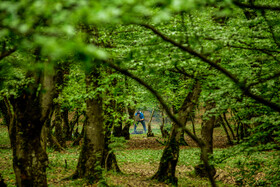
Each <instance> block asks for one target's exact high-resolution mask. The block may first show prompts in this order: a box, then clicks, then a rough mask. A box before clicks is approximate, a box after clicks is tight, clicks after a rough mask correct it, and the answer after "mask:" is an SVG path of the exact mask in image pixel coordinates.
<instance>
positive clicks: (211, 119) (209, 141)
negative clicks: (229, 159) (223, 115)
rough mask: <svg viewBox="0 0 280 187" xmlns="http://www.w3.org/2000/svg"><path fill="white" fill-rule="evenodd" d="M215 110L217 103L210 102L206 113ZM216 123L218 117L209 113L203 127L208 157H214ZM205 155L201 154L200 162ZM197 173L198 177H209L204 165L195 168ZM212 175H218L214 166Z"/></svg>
mask: <svg viewBox="0 0 280 187" xmlns="http://www.w3.org/2000/svg"><path fill="white" fill-rule="evenodd" d="M213 108H215V102H213V101H208V102H207V103H206V111H210V110H211V109H213ZM215 123H216V117H215V115H214V113H212V112H209V113H208V115H207V116H206V120H204V121H203V122H202V125H201V126H202V127H201V139H202V140H203V142H204V143H205V151H206V153H207V155H212V154H213V130H214V126H215ZM202 154H203V153H202V152H201V157H200V160H201V162H203V160H202V157H203V155H202ZM195 172H196V174H197V175H199V176H201V177H207V175H208V174H207V171H206V169H205V166H204V164H199V165H197V166H196V167H195ZM210 173H211V175H212V176H214V175H215V174H216V170H215V168H214V166H211V171H210Z"/></svg>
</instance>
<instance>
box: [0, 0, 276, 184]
mask: <svg viewBox="0 0 280 187" xmlns="http://www.w3.org/2000/svg"><path fill="white" fill-rule="evenodd" d="M1 10H2V11H1V14H0V15H1V22H0V28H1V36H2V37H1V47H2V51H1V54H0V60H1V61H0V79H1V85H0V86H1V102H2V105H1V110H2V113H3V115H4V118H5V120H6V123H7V124H8V125H9V131H10V138H11V143H12V147H13V149H14V158H15V159H14V160H15V163H14V164H15V165H14V169H15V172H16V173H17V171H18V170H21V169H22V170H23V171H24V172H22V173H24V175H21V174H20V173H17V181H18V185H23V186H24V185H25V182H24V181H22V180H24V179H25V177H21V176H27V177H26V178H27V179H28V181H29V182H31V181H37V180H35V178H33V177H34V175H35V174H34V173H32V172H31V171H30V172H29V171H27V168H28V167H27V166H25V167H23V168H20V169H18V168H17V165H18V164H19V163H18V162H17V160H22V159H20V158H21V156H22V155H26V158H27V157H29V156H30V157H29V158H27V159H26V161H23V162H26V163H33V161H34V159H35V160H39V162H40V164H39V165H40V166H42V168H41V169H36V168H35V169H32V168H31V170H34V171H35V170H40V172H39V173H41V174H42V175H40V176H39V178H41V179H38V181H37V182H35V183H36V184H40V183H42V184H43V185H47V182H46V177H45V174H44V173H45V168H46V166H47V164H46V160H47V156H46V152H45V150H44V146H43V145H39V144H38V142H39V140H40V139H42V137H43V136H41V135H40V134H41V131H42V130H41V129H42V128H43V125H44V124H46V123H49V121H50V119H51V116H52V115H51V114H52V113H53V111H54V104H55V103H56V106H57V107H56V109H57V111H56V113H55V114H56V115H55V119H56V121H57V126H56V127H55V131H57V132H58V133H57V137H63V138H64V140H65V139H70V138H71V136H72V135H71V133H73V127H71V125H70V124H69V123H67V120H68V119H66V118H67V117H66V118H65V119H66V120H65V125H64V126H63V128H64V130H65V133H63V132H59V130H60V127H61V124H60V121H61V120H59V119H60V118H59V116H61V112H62V111H64V112H65V114H66V113H67V111H68V110H70V111H71V110H80V111H81V113H83V112H84V111H86V107H91V104H89V103H90V102H87V103H88V105H87V106H86V105H85V103H86V101H93V100H92V99H93V98H94V97H95V96H96V95H95V94H96V93H99V94H100V100H101V99H102V100H103V101H104V104H103V105H102V106H101V104H100V103H99V104H100V105H98V104H96V105H98V107H99V109H100V111H102V110H103V111H104V113H103V112H102V113H98V117H100V115H104V116H105V118H106V119H104V121H106V124H107V126H106V127H107V128H108V129H107V130H108V131H107V132H110V130H113V131H114V136H126V138H127V139H128V138H129V134H128V131H129V128H128V127H129V126H128V125H127V124H130V123H131V122H129V121H128V120H127V119H128V117H127V116H129V115H130V116H132V115H133V110H135V109H136V107H139V108H142V107H145V106H152V105H156V106H157V105H158V103H157V102H159V103H160V104H161V105H162V107H163V109H164V110H165V111H166V113H167V114H168V115H169V117H170V118H171V119H172V120H173V122H174V126H176V125H177V126H178V127H179V130H180V128H183V131H185V132H186V133H187V134H188V135H189V136H191V137H192V138H193V139H194V140H195V141H196V142H197V143H198V144H199V146H200V147H201V148H202V150H203V149H204V148H205V145H204V143H203V142H202V141H201V140H200V139H198V137H197V136H196V135H194V134H192V133H191V132H190V131H189V130H188V129H187V128H186V127H185V123H186V121H188V120H190V118H191V117H190V115H191V113H194V110H195V109H197V108H194V107H192V109H191V111H188V114H186V113H184V114H178V115H179V116H177V117H176V111H180V107H181V106H182V105H181V104H182V103H183V101H184V99H185V98H186V96H187V95H188V94H191V93H192V92H194V90H193V89H192V84H193V81H194V80H195V81H197V82H199V83H200V85H201V93H200V97H199V104H198V106H199V107H198V108H200V109H201V108H203V109H204V108H205V109H206V111H205V115H204V119H203V120H204V123H203V125H204V126H203V127H205V129H208V128H209V129H208V130H207V131H206V134H207V136H210V137H211V132H212V131H213V128H214V126H215V125H216V124H217V122H218V121H219V119H221V118H222V121H224V123H225V124H228V122H229V114H230V115H231V118H230V120H231V121H230V122H232V123H233V122H234V126H233V127H234V128H231V126H229V125H227V127H226V126H225V124H224V123H223V124H224V127H225V129H226V128H228V130H229V131H230V132H231V135H232V139H236V140H237V142H235V143H240V142H246V143H247V144H246V145H247V146H256V147H257V148H256V150H258V151H259V150H265V149H271V148H279V136H278V135H279V119H278V118H279V117H278V113H279V111H280V106H279V98H280V97H279V84H278V83H279V76H280V73H279V68H278V64H279V42H280V41H279V36H278V35H279V34H278V33H279V32H278V31H279V18H278V17H279V16H278V14H279V4H278V2H277V1H273V0H272V1H271V2H270V4H269V5H268V4H267V2H266V1H262V0H255V1H249V2H246V1H232V2H230V1H206V0H198V1H189V2H185V1H180V0H178V1H145V2H140V1H110V2H109V1H102V2H87V1H82V2H64V1H56V2H44V1H33V2H29V1H21V2H1ZM85 28H94V32H83V31H84V30H85ZM62 64H65V67H64V68H62ZM69 64H71V65H69ZM77 64H79V65H77ZM93 66H98V67H99V66H100V67H102V70H100V76H96V77H91V78H90V79H91V80H89V82H87V83H88V84H87V87H88V88H89V87H92V85H91V84H90V81H92V83H96V84H98V86H96V87H94V86H93V87H94V89H93V90H92V92H91V93H88V92H85V90H86V89H85V88H86V82H85V80H84V79H85V77H86V76H85V75H88V74H89V72H90V71H91V70H92V69H91V68H92V67H93ZM68 67H70V70H69V75H68V76H66V75H65V77H64V78H67V77H68V79H65V80H63V76H61V74H63V73H62V72H61V70H62V69H64V70H67V73H66V74H68ZM71 68H74V69H75V71H73V70H71ZM94 71H97V70H94ZM98 71H99V70H98ZM83 72H84V73H83ZM77 73H78V74H79V73H80V74H79V75H77ZM93 73H95V72H93ZM76 75H77V76H76ZM59 77H60V79H58V78H59ZM128 77H130V78H131V79H129V78H128ZM73 80H76V81H77V82H79V85H77V84H75V83H73ZM74 82H75V81H74ZM139 85H143V86H144V87H140V88H139ZM55 88H56V91H57V92H56V93H55ZM79 89H80V90H79ZM147 90H149V91H150V92H148V91H147ZM71 94H73V96H71V97H69V95H71ZM55 95H56V99H55V100H53V99H54V97H55ZM156 100H157V101H156ZM195 100H196V99H195ZM191 102H193V101H189V103H188V104H190V103H191ZM179 113H180V112H179ZM189 113H190V114H189ZM84 115H85V119H87V120H89V121H90V119H91V117H92V116H91V114H89V112H87V113H86V112H84ZM65 116H67V115H65ZM182 116H183V118H184V119H180V118H181V117H182ZM221 116H222V117H221ZM178 117H179V119H180V120H177V118H178ZM210 119H211V120H210ZM220 121H221V120H220ZM210 122H211V123H210ZM85 124H86V123H85ZM102 124H103V125H104V123H102V122H100V125H102ZM207 124H209V125H207ZM87 127H88V126H86V128H87ZM98 127H100V126H98ZM49 128H50V129H51V126H50V125H49ZM100 129H102V128H101V127H100ZM77 132H78V131H77ZM80 132H81V130H80ZM83 133H85V134H88V133H91V132H88V129H85V131H84V132H83ZM92 133H96V132H95V131H94V132H92ZM33 134H34V136H33ZM35 134H36V135H35ZM61 134H62V135H61ZM30 135H32V136H31V137H33V138H34V139H32V138H28V137H30ZM171 135H172V133H171ZM109 136H111V134H110V133H108V137H109ZM203 136H204V137H203ZM205 136H206V135H203V134H202V137H203V138H202V139H204V140H205ZM88 137H89V136H88ZM228 137H229V141H230V136H228ZM103 138H104V137H101V138H100V139H103ZM64 140H63V139H62V140H59V141H58V142H59V143H60V144H61V145H62V146H65V141H64ZM108 140H109V139H108ZM18 142H23V144H25V145H29V146H27V147H29V148H30V149H29V148H28V149H25V148H20V147H17V146H19V145H20V144H19V143H18ZM34 142H37V144H36V145H37V146H33V147H32V145H34ZM208 144H209V145H208ZM208 144H206V145H207V146H206V149H208V150H209V151H208V153H212V151H211V140H209V141H208ZM102 145H103V144H102ZM105 145H106V143H105V144H104V146H105ZM259 145H261V146H259ZM87 149H89V148H87ZM18 150H24V151H23V152H18ZM31 150H33V152H35V155H40V157H42V158H43V159H36V158H34V157H32V156H31V155H32V151H31ZM202 152H203V151H202ZM206 152H207V151H206ZM28 155H29V156H28ZM24 157H25V156H24ZM202 157H203V156H202ZM38 158H39V157H38ZM24 159H25V158H23V160H24ZM202 160H203V159H202ZM205 164H206V167H207V159H206V160H205ZM21 165H23V166H24V164H21ZM175 166H176V164H175ZM173 168H174V169H175V167H173ZM173 168H172V169H173ZM208 169H209V168H208ZM25 171H26V172H25ZM209 177H210V178H211V176H210V175H209ZM23 178H24V179H23ZM28 181H27V183H28V184H29V182H28ZM31 183H32V182H31ZM35 183H34V184H35ZM212 184H213V185H214V182H212Z"/></svg>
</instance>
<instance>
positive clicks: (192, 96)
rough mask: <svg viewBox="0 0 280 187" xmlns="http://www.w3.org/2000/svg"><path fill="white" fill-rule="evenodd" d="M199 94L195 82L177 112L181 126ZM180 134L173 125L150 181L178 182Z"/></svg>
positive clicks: (199, 90) (199, 87)
mask: <svg viewBox="0 0 280 187" xmlns="http://www.w3.org/2000/svg"><path fill="white" fill-rule="evenodd" d="M200 93H201V86H200V84H199V82H198V81H197V82H195V83H194V87H193V91H192V92H189V93H188V95H187V96H186V98H185V100H184V102H183V104H182V106H181V108H180V109H179V111H178V117H179V121H180V122H181V123H182V124H186V121H187V119H188V117H189V115H190V113H191V112H192V111H193V109H194V107H195V106H196V104H197V101H198V98H199V95H200ZM181 132H182V130H181V128H179V126H178V125H176V124H173V126H172V130H171V134H170V137H169V139H168V142H167V145H166V147H165V149H164V151H163V154H162V157H161V160H160V165H159V168H158V171H157V172H156V173H155V175H154V176H153V177H152V179H156V180H158V181H162V182H166V183H172V184H174V185H177V181H178V180H177V177H176V176H175V171H176V166H177V162H178V158H179V140H180V135H181Z"/></svg>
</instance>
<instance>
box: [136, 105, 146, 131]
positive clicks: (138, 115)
mask: <svg viewBox="0 0 280 187" xmlns="http://www.w3.org/2000/svg"><path fill="white" fill-rule="evenodd" d="M139 122H140V123H141V124H142V125H143V129H144V131H145V133H146V124H145V118H144V114H143V113H142V112H141V111H140V110H138V111H137V112H136V113H135V124H134V133H135V134H138V133H137V131H136V128H137V125H138V123H139Z"/></svg>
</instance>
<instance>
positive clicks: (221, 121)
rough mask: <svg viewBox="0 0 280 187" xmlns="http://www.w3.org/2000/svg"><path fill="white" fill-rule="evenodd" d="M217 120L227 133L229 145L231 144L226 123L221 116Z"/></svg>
mask: <svg viewBox="0 0 280 187" xmlns="http://www.w3.org/2000/svg"><path fill="white" fill-rule="evenodd" d="M219 121H220V123H221V124H222V126H223V128H224V131H225V133H226V135H227V139H228V144H229V145H232V141H231V138H230V135H229V133H228V130H227V127H226V125H225V122H224V121H223V118H222V116H220V117H219Z"/></svg>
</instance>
